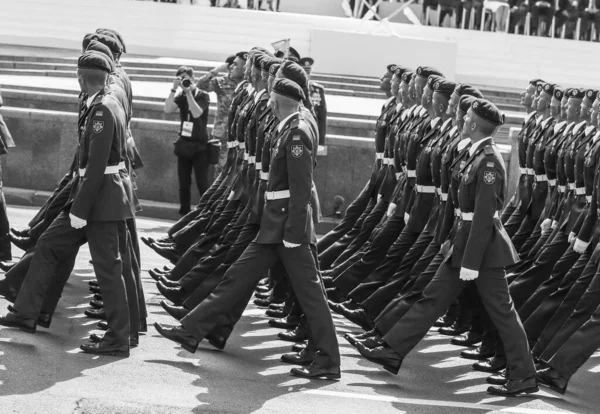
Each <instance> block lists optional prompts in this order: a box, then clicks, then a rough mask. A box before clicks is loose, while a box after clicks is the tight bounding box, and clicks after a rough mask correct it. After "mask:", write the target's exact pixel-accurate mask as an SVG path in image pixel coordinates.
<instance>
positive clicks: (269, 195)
mask: <svg viewBox="0 0 600 414" xmlns="http://www.w3.org/2000/svg"><path fill="white" fill-rule="evenodd" d="M284 198H290V190H281V191H267V192H265V200H282V199H284Z"/></svg>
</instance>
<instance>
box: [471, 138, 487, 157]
mask: <svg viewBox="0 0 600 414" xmlns="http://www.w3.org/2000/svg"><path fill="white" fill-rule="evenodd" d="M491 140H492V137H488V138H484V139H482V140H481V141H477V142H474V143H473V144H472V145H471V148H469V157H472V156H473V154H475V152H476V151H477V149H478V148H479V147H482V146H484V145H486V144H489V143H491V142H490V141H491Z"/></svg>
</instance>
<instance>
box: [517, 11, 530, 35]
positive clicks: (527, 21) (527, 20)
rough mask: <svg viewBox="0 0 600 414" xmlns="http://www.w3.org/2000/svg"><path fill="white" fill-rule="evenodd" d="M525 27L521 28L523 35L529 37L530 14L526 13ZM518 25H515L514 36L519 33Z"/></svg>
mask: <svg viewBox="0 0 600 414" xmlns="http://www.w3.org/2000/svg"><path fill="white" fill-rule="evenodd" d="M524 25H525V27H524V28H523V34H524V35H525V36H529V35H530V34H531V13H530V12H527V14H526V15H525V24H524ZM519 26H520V25H519V24H515V29H514V31H513V33H514V34H518V33H519Z"/></svg>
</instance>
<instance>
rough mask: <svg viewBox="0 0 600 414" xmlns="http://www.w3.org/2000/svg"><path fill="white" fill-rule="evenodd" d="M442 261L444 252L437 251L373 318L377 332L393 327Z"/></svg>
mask: <svg viewBox="0 0 600 414" xmlns="http://www.w3.org/2000/svg"><path fill="white" fill-rule="evenodd" d="M443 261H444V254H443V253H441V252H438V253H437V254H436V255H435V257H434V258H433V260H432V261H431V263H429V265H428V266H427V268H426V269H425V270H424V271H423V272H422V273H420V274H419V273H415V275H416V278H415V280H414V282H413V283H412V285H411V286H410V287H409V286H408V285H407V286H406V289H405V290H404V291H403V292H402V293H401V294H400V295H398V296H396V297H395V298H394V299H393V300H392V301H391V302H390V303H388V304H387V305H386V307H385V308H384V309H383V310H382V311H381V312H380V313H379V316H377V317H376V318H375V328H376V329H377V332H379V333H381V334H382V335H385V334H386V333H388V332H389V330H390V329H392V328H393V327H394V325H395V324H396V322H398V321H399V320H400V319H401V318H402V317H403V316H404V314H405V313H406V312H408V310H409V309H410V308H411V307H412V305H414V304H415V303H417V301H418V300H419V299H421V297H422V295H423V291H424V290H425V288H426V287H427V286H428V285H429V283H430V282H431V280H432V279H433V277H434V276H435V274H436V273H437V271H438V269H439V268H440V266H441V265H442V262H443ZM361 306H363V308H364V309H365V310H367V312H369V313H370V314H373V313H374V311H373V310H371V309H370V305H365V303H362V304H361Z"/></svg>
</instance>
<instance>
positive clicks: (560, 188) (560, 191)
mask: <svg viewBox="0 0 600 414" xmlns="http://www.w3.org/2000/svg"><path fill="white" fill-rule="evenodd" d="M565 191H567V187H566V186H564V185H559V186H558V192H559V193H564V192H565Z"/></svg>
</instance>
